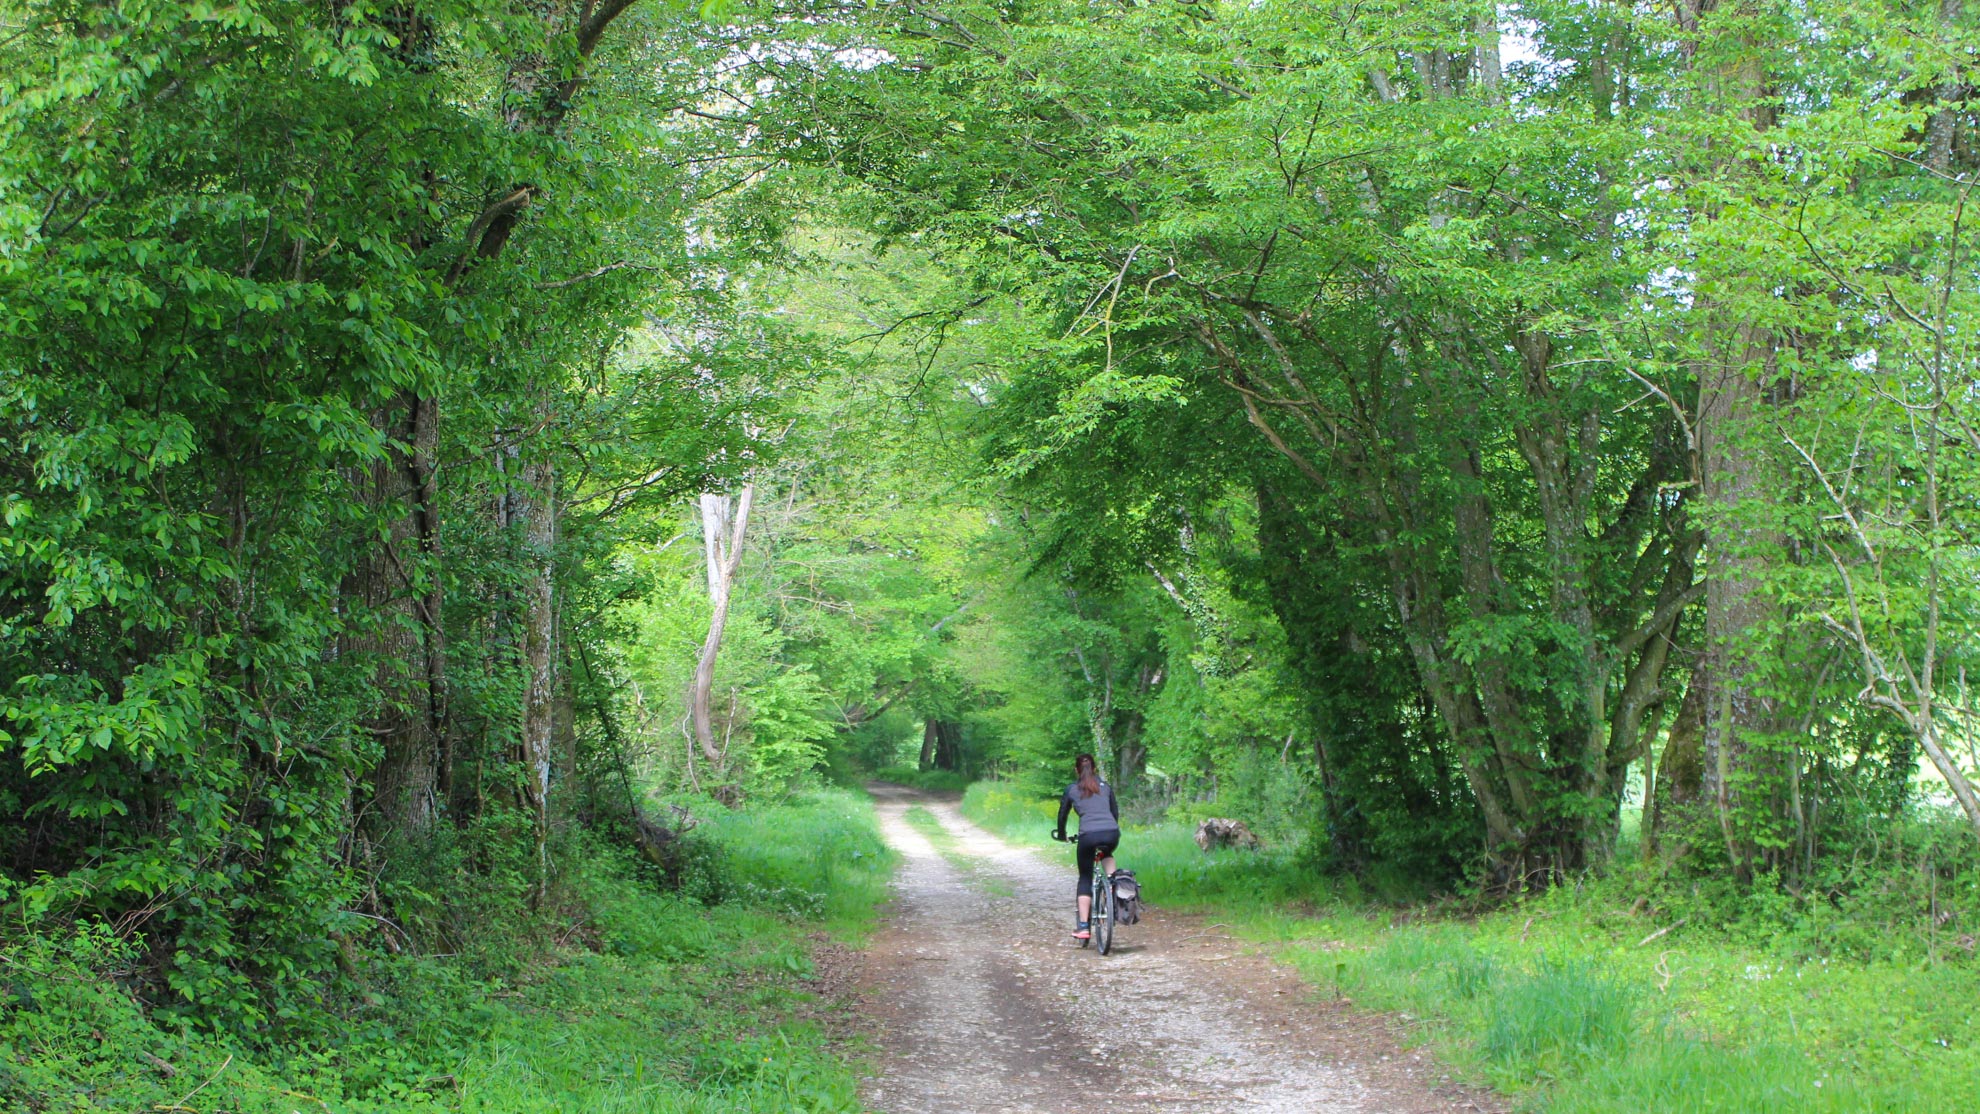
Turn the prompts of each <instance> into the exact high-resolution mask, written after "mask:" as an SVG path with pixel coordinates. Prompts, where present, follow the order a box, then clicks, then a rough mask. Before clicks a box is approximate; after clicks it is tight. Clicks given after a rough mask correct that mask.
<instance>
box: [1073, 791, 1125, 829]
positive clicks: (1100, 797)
mask: <svg viewBox="0 0 1980 1114" xmlns="http://www.w3.org/2000/svg"><path fill="white" fill-rule="evenodd" d="M1075 810H1077V811H1078V812H1079V830H1080V831H1081V832H1118V831H1120V830H1121V809H1120V806H1119V805H1117V804H1115V803H1114V787H1113V786H1111V785H1108V784H1107V783H1106V782H1104V781H1103V782H1101V783H1100V792H1098V793H1095V794H1093V795H1092V796H1091V797H1085V796H1081V795H1080V792H1079V783H1078V782H1076V781H1075V782H1073V783H1072V784H1071V785H1068V786H1066V791H1065V792H1064V793H1061V794H1059V830H1060V831H1062V832H1063V831H1065V830H1066V814H1067V813H1069V812H1073V811H1075Z"/></svg>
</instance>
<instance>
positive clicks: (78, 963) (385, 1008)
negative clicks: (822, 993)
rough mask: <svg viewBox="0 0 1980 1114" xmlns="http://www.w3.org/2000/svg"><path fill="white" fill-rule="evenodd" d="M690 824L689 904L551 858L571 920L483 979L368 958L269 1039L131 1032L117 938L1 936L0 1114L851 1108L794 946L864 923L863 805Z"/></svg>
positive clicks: (450, 969) (872, 870)
mask: <svg viewBox="0 0 1980 1114" xmlns="http://www.w3.org/2000/svg"><path fill="white" fill-rule="evenodd" d="M703 831H704V832H705V833H706V835H707V841H706V848H705V850H704V854H705V857H706V859H707V861H706V862H705V863H704V864H703V867H704V874H705V875H706V879H707V882H706V885H704V887H703V888H704V890H707V891H712V893H711V894H710V900H707V901H695V900H690V899H685V898H682V897H680V896H678V895H674V894H665V893H659V892H656V891H655V890H654V889H653V888H652V887H651V885H650V884H648V883H646V882H644V881H642V880H641V878H640V872H639V870H638V869H637V868H636V867H635V866H634V864H633V863H632V862H631V861H630V859H629V858H628V857H626V856H625V855H623V854H622V853H620V852H617V851H616V850H604V849H597V848H593V849H591V850H590V851H589V852H587V853H585V854H583V855H581V856H572V857H567V859H566V863H565V866H566V873H565V876H564V878H563V880H562V883H561V884H562V886H563V887H564V891H565V899H564V908H565V909H566V911H567V912H568V913H569V914H570V920H569V923H568V924H567V926H566V928H565V929H564V930H563V931H562V932H561V933H560V938H558V939H555V940H553V941H552V942H551V945H552V946H551V947H550V949H549V950H548V951H547V952H546V953H545V954H543V955H541V956H539V957H538V959H537V961H536V962H534V963H532V964H530V965H528V966H526V967H522V968H519V969H516V970H512V971H510V972H508V973H507V974H506V976H505V977H502V978H490V977H487V976H485V975H483V976H478V977H477V976H471V975H470V973H469V972H468V971H467V970H466V969H464V968H463V966H462V965H461V964H460V963H458V962H456V961H452V960H450V959H449V958H447V957H423V958H414V957H407V956H401V957H396V958H388V959H381V960H377V961H369V962H367V963H365V964H364V968H363V970H362V971H361V977H362V985H363V989H362V990H360V991H359V992H358V993H357V994H356V996H355V997H354V998H353V999H352V1000H349V1001H341V1000H340V1001H329V1000H326V1002H325V1003H324V1006H323V1010H324V1012H323V1015H322V1016H321V1017H318V1018H314V1019H299V1020H298V1021H296V1022H295V1023H294V1025H293V1026H292V1029H293V1032H294V1033H295V1034H296V1035H293V1036H290V1037H286V1038H284V1039H283V1040H281V1041H279V1042H277V1041H270V1042H266V1043H252V1042H249V1041H245V1040H240V1039H235V1038H227V1037H221V1036H217V1035H213V1034H208V1033H201V1032H197V1031H188V1030H177V1029H171V1028H168V1027H166V1026H165V1025H163V1024H161V1023H160V1022H159V1021H158V1020H157V1019H155V1018H153V1017H150V1016H148V1015H147V1014H146V1013H145V1011H144V1010H143V1009H142V1007H141V1006H140V1005H139V1003H138V1002H137V1001H136V1000H135V998H134V997H133V995H132V993H131V991H130V990H129V989H128V985H127V984H126V983H125V982H124V981H122V979H123V977H124V976H125V975H126V974H127V973H128V969H129V967H130V966H131V964H132V962H133V960H134V958H135V956H134V954H133V953H132V944H131V943H130V942H129V941H126V940H120V939H119V938H117V937H116V936H115V935H113V934H111V933H109V932H107V931H104V930H100V929H80V930H77V931H75V932H72V933H70V934H67V935H65V936H62V937H60V938H56V937H51V936H48V935H22V936H21V937H19V938H15V939H10V940H7V941H5V942H4V943H0V995H4V1001H3V1002H0V1110H7V1111H15V1110H22V1111H27V1110H33V1111H77V1112H80V1111H111V1110H116V1111H131V1110H152V1109H168V1110H169V1109H177V1110H225V1111H232V1112H236V1114H291V1112H308V1111H337V1112H348V1114H370V1112H374V1111H377V1112H383V1111H397V1110H407V1109H413V1110H434V1111H462V1112H474V1114H524V1112H529V1114H537V1112H543V1111H561V1112H565V1114H617V1112H622V1111H623V1112H628V1114H630V1112H634V1111H637V1112H640V1114H676V1112H682V1114H685V1112H693V1114H717V1112H720V1114H728V1112H741V1111H819V1112H839V1111H854V1110H858V1109H859V1104H858V1098H857V1094H856V1076H855V1073H854V1071H853V1069H852V1067H851V1066H850V1065H848V1064H847V1063H846V1062H845V1061H844V1060H843V1059H842V1058H841V1056H840V1055H839V1054H838V1052H837V1051H836V1050H835V1049H834V1048H833V1046H832V1044H831V1041H830V1039H829V1036H828V1034H827V1033H826V1031H825V1029H824V1027H823V1024H822V1018H821V1016H820V1013H821V1010H822V1008H823V1007H822V1004H821V1003H820V1001H819V1000H818V998H817V995H816V994H815V993H814V985H815V983H814V971H813V969H812V959H811V949H810V947H809V946H808V941H807V939H806V938H807V936H808V935H811V934H814V933H817V932H819V931H826V932H830V933H833V934H835V935H839V936H842V937H844V936H857V935H859V934H861V933H863V932H864V931H865V930H866V929H867V928H868V927H870V926H871V924H872V923H873V918H874V915H875V908H876V907H877V905H878V904H879V902H880V901H881V900H882V898H883V897H884V896H885V893H886V885H887V877H888V874H889V872H890V869H891V859H890V857H889V855H888V853H887V852H886V850H885V848H884V846H883V845H882V843H881V842H880V836H879V830H878V826H877V824H876V823H875V821H874V818H873V815H872V810H871V808H870V806H869V805H868V803H867V802H866V801H865V800H864V799H863V798H862V797H858V796H855V795H854V794H851V793H848V792H845V791H825V792H819V793H813V794H807V795H803V796H800V797H798V798H795V799H793V800H792V801H791V802H789V803H786V804H782V805H778V806H774V807H770V808H763V809H757V810H752V811H746V812H738V813H728V814H724V815H720V816H711V817H710V818H709V820H708V822H707V823H706V824H704V826H703ZM312 1031H313V1032H314V1033H315V1034H316V1035H315V1036H314V1037H312V1036H311V1035H310V1034H311V1032H312Z"/></svg>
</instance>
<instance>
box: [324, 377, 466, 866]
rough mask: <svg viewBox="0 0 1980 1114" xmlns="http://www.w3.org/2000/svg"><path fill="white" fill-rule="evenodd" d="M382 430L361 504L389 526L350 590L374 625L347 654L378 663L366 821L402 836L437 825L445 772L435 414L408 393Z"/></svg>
mask: <svg viewBox="0 0 1980 1114" xmlns="http://www.w3.org/2000/svg"><path fill="white" fill-rule="evenodd" d="M378 421H379V424H380V425H381V427H382V428H383V430H384V432H385V434H386V438H387V447H386V450H385V455H384V457H383V459H381V460H378V461H376V462H374V463H373V464H372V465H371V466H370V468H369V469H368V470H367V472H366V474H365V477H364V488H365V490H364V499H365V502H366V504H367V505H368V506H370V507H372V508H373V509H375V510H377V511H379V512H382V513H383V514H385V515H387V516H389V518H390V522H391V525H390V527H389V528H388V529H387V531H386V534H385V537H384V538H383V539H381V540H380V541H379V542H378V545H377V548H376V549H374V550H373V551H372V552H371V553H370V554H369V555H368V556H367V558H366V561H365V563H364V567H363V568H362V569H360V570H359V571H358V572H357V573H356V574H355V575H354V576H353V578H352V582H351V583H350V584H348V585H347V588H346V592H347V594H349V595H353V596H355V597H356V609H357V610H358V612H359V614H361V615H363V616H364V617H365V618H367V619H368V620H370V621H371V622H372V623H373V624H374V626H373V628H372V630H371V632H370V633H368V634H366V635H364V636H362V637H360V638H358V639H356V640H353V642H352V643H350V644H349V646H348V649H349V650H350V651H352V652H356V653H362V654H372V655H376V659H377V664H376V667H375V670H374V674H373V676H374V677H375V683H376V685H377V691H378V695H379V703H378V710H377V711H376V712H375V713H374V714H373V715H372V717H371V718H370V719H369V720H367V722H366V727H367V728H368V729H369V730H370V732H371V734H372V736H373V737H374V738H376V739H377V740H378V742H379V746H380V751H381V753H380V755H379V759H378V764H377V765H376V766H374V767H373V768H372V771H371V779H370V782H371V784H370V801H369V804H368V811H369V815H370V817H371V818H372V824H373V826H374V827H375V828H376V829H377V830H378V831H379V832H380V834H384V833H393V834H400V835H405V834H413V833H417V832H420V831H424V830H425V829H426V828H428V827H430V826H431V825H432V824H433V822H434V820H435V819H436V817H437V816H438V814H439V799H440V798H439V790H440V786H441V781H442V769H443V762H442V757H441V740H442V738H443V737H444V734H445V722H446V705H445V697H444V692H445V689H444V682H445V658H444V650H445V638H444V633H443V631H442V629H441V626H440V603H441V595H440V577H439V569H438V567H437V566H438V561H439V513H438V509H437V507H436V505H435V504H436V499H437V483H436V477H435V470H434V458H435V455H436V450H437V447H438V444H439V412H438V406H437V404H436V403H435V401H434V400H433V399H430V398H421V397H419V396H417V395H414V394H412V393H411V392H407V393H404V394H401V395H400V396H399V397H398V398H397V399H395V400H394V401H393V404H392V405H391V406H390V407H388V408H387V409H385V410H384V411H382V412H381V414H380V415H379V418H378Z"/></svg>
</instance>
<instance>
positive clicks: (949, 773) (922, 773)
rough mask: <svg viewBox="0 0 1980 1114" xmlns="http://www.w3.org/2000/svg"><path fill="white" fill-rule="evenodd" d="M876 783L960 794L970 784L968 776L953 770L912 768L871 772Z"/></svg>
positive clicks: (897, 767) (890, 768)
mask: <svg viewBox="0 0 1980 1114" xmlns="http://www.w3.org/2000/svg"><path fill="white" fill-rule="evenodd" d="M873 777H874V779H875V780H877V781H888V782H892V783H894V784H895V785H906V786H910V787H912V788H915V789H927V790H930V791H932V792H936V793H960V792H962V791H963V790H965V789H967V788H968V787H969V784H970V778H969V775H968V774H962V773H957V772H956V771H954V770H921V769H916V768H915V767H913V766H886V767H883V768H881V769H878V770H875V771H873Z"/></svg>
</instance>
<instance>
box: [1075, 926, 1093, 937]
mask: <svg viewBox="0 0 1980 1114" xmlns="http://www.w3.org/2000/svg"><path fill="white" fill-rule="evenodd" d="M1073 939H1075V940H1091V939H1093V933H1091V932H1089V931H1088V930H1086V929H1084V928H1075V929H1073Z"/></svg>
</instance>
